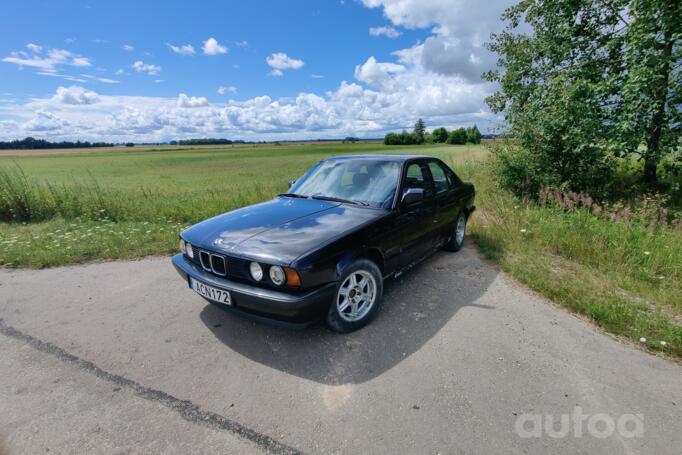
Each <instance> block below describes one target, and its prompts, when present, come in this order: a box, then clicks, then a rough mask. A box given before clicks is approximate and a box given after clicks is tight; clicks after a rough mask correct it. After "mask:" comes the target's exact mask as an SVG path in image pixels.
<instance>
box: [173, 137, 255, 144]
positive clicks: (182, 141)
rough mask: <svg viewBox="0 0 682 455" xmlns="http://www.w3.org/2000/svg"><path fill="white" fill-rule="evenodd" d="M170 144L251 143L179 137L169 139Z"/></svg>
mask: <svg viewBox="0 0 682 455" xmlns="http://www.w3.org/2000/svg"><path fill="white" fill-rule="evenodd" d="M169 144H170V145H230V144H253V142H247V141H242V140H236V141H232V140H230V139H220V138H210V137H207V138H198V139H180V140H178V141H170V142H169Z"/></svg>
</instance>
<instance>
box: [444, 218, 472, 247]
mask: <svg viewBox="0 0 682 455" xmlns="http://www.w3.org/2000/svg"><path fill="white" fill-rule="evenodd" d="M466 232H467V216H466V214H465V213H464V212H459V215H457V219H456V220H455V226H454V229H453V231H452V236H451V237H450V240H449V241H448V243H446V244H445V249H446V250H448V251H459V250H461V249H462V246H463V245H464V238H465V237H466Z"/></svg>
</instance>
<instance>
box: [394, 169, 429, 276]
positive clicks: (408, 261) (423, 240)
mask: <svg viewBox="0 0 682 455" xmlns="http://www.w3.org/2000/svg"><path fill="white" fill-rule="evenodd" d="M408 188H421V189H423V190H424V199H423V200H422V201H419V202H416V203H414V204H411V205H409V206H405V204H402V203H400V207H399V208H398V210H399V213H398V216H397V217H396V225H397V227H398V230H399V231H400V238H401V243H402V247H401V253H400V267H401V268H404V267H407V266H410V265H412V264H413V263H415V262H416V261H418V260H420V259H422V258H423V257H424V256H426V255H427V254H428V253H430V252H431V250H432V249H433V248H434V242H435V239H434V227H435V226H434V216H435V213H436V199H435V198H434V194H433V185H432V183H431V180H430V175H429V173H428V170H427V168H426V164H425V163H424V162H423V161H421V160H420V161H415V162H411V163H410V164H408V166H407V168H406V169H405V175H404V177H403V185H402V188H401V192H400V194H401V195H402V194H403V193H404V192H405V191H406V190H407V189H408Z"/></svg>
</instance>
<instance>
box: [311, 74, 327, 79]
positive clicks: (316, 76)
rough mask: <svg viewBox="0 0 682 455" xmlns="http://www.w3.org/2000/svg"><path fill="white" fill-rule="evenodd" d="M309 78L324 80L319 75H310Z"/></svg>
mask: <svg viewBox="0 0 682 455" xmlns="http://www.w3.org/2000/svg"><path fill="white" fill-rule="evenodd" d="M310 77H312V78H313V79H324V76H323V75H321V74H311V75H310Z"/></svg>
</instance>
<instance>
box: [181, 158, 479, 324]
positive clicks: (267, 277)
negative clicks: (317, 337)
mask: <svg viewBox="0 0 682 455" xmlns="http://www.w3.org/2000/svg"><path fill="white" fill-rule="evenodd" d="M473 204H474V186H473V185H472V184H471V183H468V182H463V181H462V180H460V178H459V177H457V175H456V174H455V173H454V172H453V171H452V169H450V168H449V167H448V166H447V165H445V164H444V163H443V162H442V161H440V160H438V159H436V158H432V157H428V156H405V155H360V156H358V155H355V156H341V157H335V158H329V159H325V160H323V161H320V162H319V163H317V164H316V165H315V166H313V167H312V168H311V169H310V170H309V171H308V172H306V173H305V175H303V177H301V178H300V179H299V180H298V181H297V182H295V184H293V186H291V188H290V189H289V191H288V192H287V193H284V194H280V195H279V196H277V197H276V198H274V199H272V200H271V201H267V202H263V203H260V204H256V205H252V206H248V207H244V208H241V209H238V210H234V211H231V212H228V213H224V214H222V215H218V216H216V217H214V218H210V219H208V220H205V221H202V222H201V223H198V224H196V225H194V226H191V227H190V228H188V229H186V230H185V231H183V232H182V233H181V235H180V251H181V252H180V254H177V255H175V256H174V257H173V265H174V266H175V268H176V269H177V271H178V273H180V275H181V276H182V278H183V279H184V280H185V281H186V282H187V284H188V286H189V287H190V289H192V290H193V291H195V292H197V293H198V294H200V295H201V296H202V297H204V298H205V299H206V300H208V301H209V302H210V303H212V304H214V305H216V306H219V307H220V308H222V309H224V310H227V311H234V312H237V313H239V314H242V315H246V316H248V317H251V318H254V319H257V320H266V321H272V322H277V323H280V324H283V325H287V326H292V327H304V326H306V325H308V324H310V323H312V322H316V321H319V320H324V321H326V323H327V325H328V326H329V327H330V328H331V329H333V330H336V331H338V332H351V331H353V330H357V329H359V328H360V327H362V326H364V325H366V324H367V323H369V322H370V321H371V320H372V318H373V317H374V316H375V315H376V313H377V311H378V309H379V303H380V300H381V296H382V291H383V282H384V280H385V279H387V278H390V277H396V276H398V275H400V274H402V273H403V272H405V271H406V270H408V269H409V268H410V267H412V266H413V265H415V264H416V263H418V262H419V261H421V260H422V259H424V258H426V257H427V256H429V255H430V254H431V253H433V252H434V251H436V250H437V249H440V248H444V249H447V250H449V251H457V250H459V249H460V248H461V247H462V244H463V242H464V236H465V233H466V224H467V219H468V218H469V216H471V214H472V213H473V211H474V209H475V206H474V205H473Z"/></svg>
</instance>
